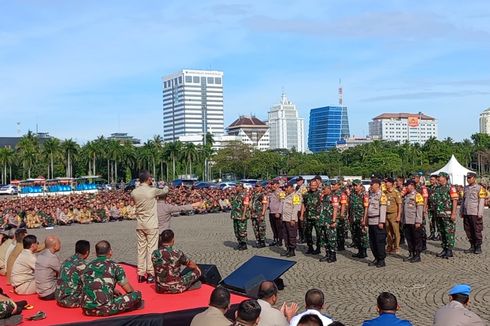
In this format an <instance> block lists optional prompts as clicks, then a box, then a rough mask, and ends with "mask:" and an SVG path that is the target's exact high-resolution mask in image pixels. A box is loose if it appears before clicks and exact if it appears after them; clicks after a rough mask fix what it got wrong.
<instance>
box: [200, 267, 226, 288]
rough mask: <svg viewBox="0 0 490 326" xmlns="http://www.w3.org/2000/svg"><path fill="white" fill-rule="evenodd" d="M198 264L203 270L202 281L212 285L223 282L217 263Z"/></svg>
mask: <svg viewBox="0 0 490 326" xmlns="http://www.w3.org/2000/svg"><path fill="white" fill-rule="evenodd" d="M197 266H199V268H200V269H201V272H202V275H201V282H203V283H204V284H208V285H212V286H218V284H219V282H221V274H220V273H219V271H218V268H217V267H216V265H208V264H197Z"/></svg>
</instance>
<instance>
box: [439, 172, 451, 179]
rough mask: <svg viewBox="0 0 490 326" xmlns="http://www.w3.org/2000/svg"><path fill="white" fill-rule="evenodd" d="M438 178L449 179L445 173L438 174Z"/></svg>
mask: <svg viewBox="0 0 490 326" xmlns="http://www.w3.org/2000/svg"><path fill="white" fill-rule="evenodd" d="M438 176H439V177H444V178H446V179H449V174H447V173H446V172H439V175H438Z"/></svg>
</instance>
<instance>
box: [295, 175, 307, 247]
mask: <svg viewBox="0 0 490 326" xmlns="http://www.w3.org/2000/svg"><path fill="white" fill-rule="evenodd" d="M307 191H308V188H306V185H305V179H303V177H302V176H299V177H298V179H297V180H296V193H297V194H298V195H300V196H301V202H302V201H303V195H304V194H305V193H306V192H307ZM300 215H301V210H300V212H298V234H299V241H298V243H303V242H305V223H304V221H302V220H300V219H299V217H300Z"/></svg>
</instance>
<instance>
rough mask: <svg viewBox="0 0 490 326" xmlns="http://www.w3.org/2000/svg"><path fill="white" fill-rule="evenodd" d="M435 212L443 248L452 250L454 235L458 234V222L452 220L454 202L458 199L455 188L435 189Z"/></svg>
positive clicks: (439, 187) (443, 187) (438, 187)
mask: <svg viewBox="0 0 490 326" xmlns="http://www.w3.org/2000/svg"><path fill="white" fill-rule="evenodd" d="M434 192H435V194H434V196H435V205H436V207H435V212H436V217H437V222H438V228H439V231H440V232H441V240H442V248H443V249H444V250H448V249H449V250H452V248H454V243H455V239H454V235H455V233H456V222H455V221H452V220H451V212H452V210H453V200H454V199H458V193H457V191H456V189H455V188H454V187H453V186H450V185H447V184H446V185H444V186H443V185H439V186H437V187H436V189H435V191H434Z"/></svg>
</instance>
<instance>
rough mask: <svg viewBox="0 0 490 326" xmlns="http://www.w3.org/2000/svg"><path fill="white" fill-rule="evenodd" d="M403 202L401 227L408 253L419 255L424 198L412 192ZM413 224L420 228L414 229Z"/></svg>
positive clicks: (421, 245)
mask: <svg viewBox="0 0 490 326" xmlns="http://www.w3.org/2000/svg"><path fill="white" fill-rule="evenodd" d="M403 201H404V203H403V225H404V232H405V238H406V239H407V244H408V251H410V253H412V254H415V255H419V254H420V252H421V251H422V249H423V231H422V228H423V226H422V222H423V219H424V217H423V215H424V198H423V197H422V195H421V194H420V193H418V192H417V191H416V190H414V191H412V192H410V193H408V194H406V195H405V198H404V199H403ZM415 224H420V227H419V228H416V227H415Z"/></svg>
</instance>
